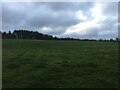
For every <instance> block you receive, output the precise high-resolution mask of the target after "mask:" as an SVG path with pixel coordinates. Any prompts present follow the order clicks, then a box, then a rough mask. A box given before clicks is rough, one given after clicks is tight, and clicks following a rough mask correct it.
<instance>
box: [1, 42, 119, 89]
mask: <svg viewBox="0 0 120 90" xmlns="http://www.w3.org/2000/svg"><path fill="white" fill-rule="evenodd" d="M2 48H3V55H2V56H3V88H54V87H57V88H115V87H117V86H118V67H117V66H118V62H117V61H118V59H117V57H118V52H117V51H118V45H117V42H94V41H93V42H90V41H54V40H53V41H52V40H51V41H47V40H3V47H2Z"/></svg>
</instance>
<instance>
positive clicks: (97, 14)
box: [2, 2, 118, 39]
mask: <svg viewBox="0 0 120 90" xmlns="http://www.w3.org/2000/svg"><path fill="white" fill-rule="evenodd" d="M2 24H3V25H2V30H3V31H9V30H11V31H13V30H15V29H28V30H30V31H38V32H41V33H44V34H51V35H53V36H57V37H73V38H89V39H100V38H102V39H109V38H116V37H117V35H118V26H117V24H118V3H117V2H102V3H100V2H36V3H35V2H34V3H33V2H20V3H18V2H11V3H10V2H9V3H8V2H6V3H3V4H2Z"/></svg>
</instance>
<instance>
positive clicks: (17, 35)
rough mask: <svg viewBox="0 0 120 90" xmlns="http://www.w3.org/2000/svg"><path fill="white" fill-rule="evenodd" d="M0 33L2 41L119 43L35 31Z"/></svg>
mask: <svg viewBox="0 0 120 90" xmlns="http://www.w3.org/2000/svg"><path fill="white" fill-rule="evenodd" d="M0 33H2V39H33V40H81V41H120V40H119V39H118V38H116V39H115V40H113V39H109V40H106V39H104V40H103V39H99V40H96V39H76V38H69V37H68V38H58V37H56V36H55V37H53V36H52V35H48V34H43V33H39V32H37V31H28V30H14V31H13V33H12V32H11V31H9V32H8V33H7V32H0Z"/></svg>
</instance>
